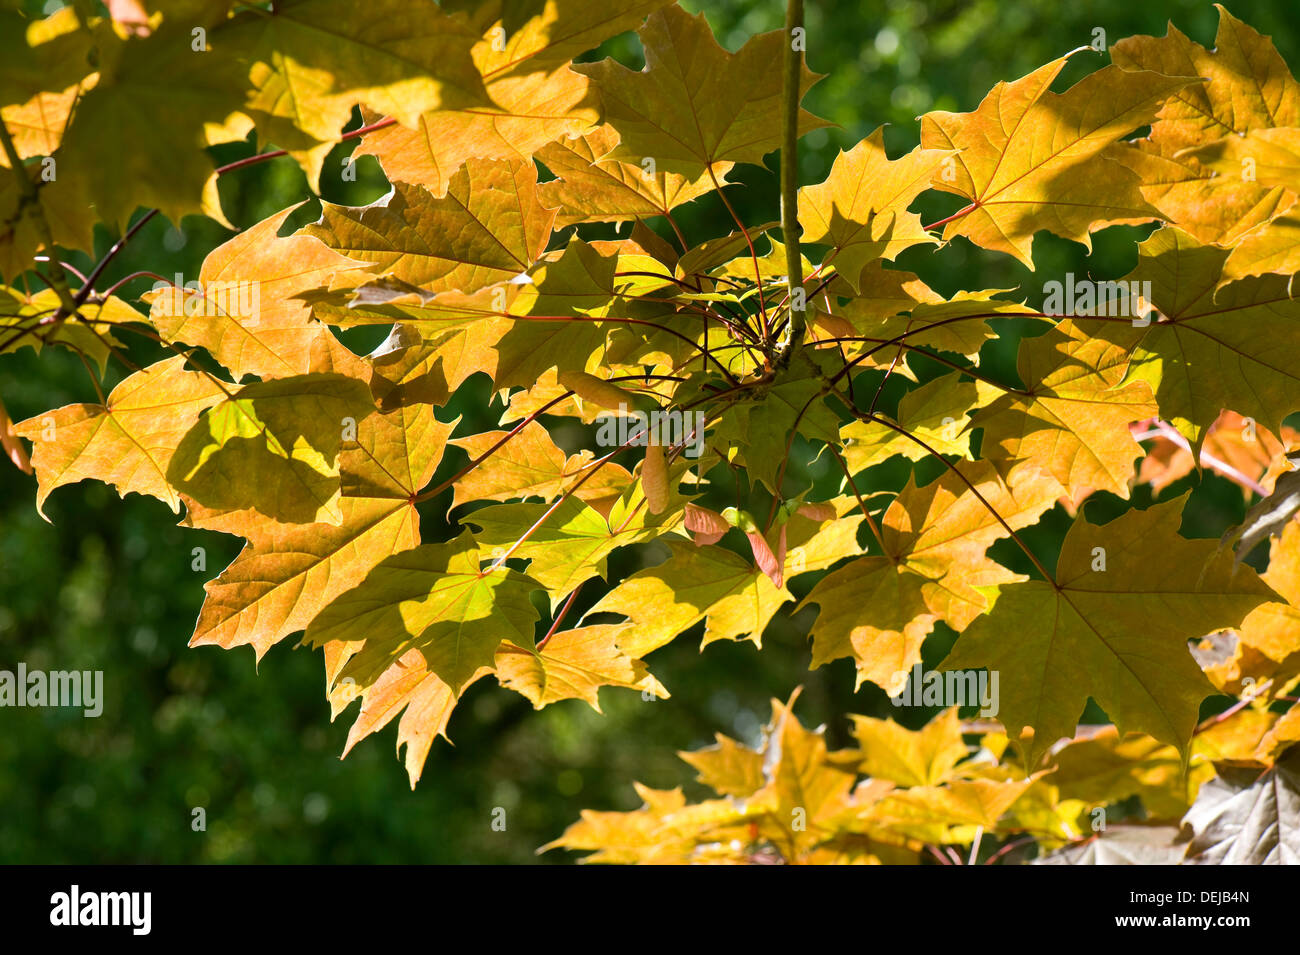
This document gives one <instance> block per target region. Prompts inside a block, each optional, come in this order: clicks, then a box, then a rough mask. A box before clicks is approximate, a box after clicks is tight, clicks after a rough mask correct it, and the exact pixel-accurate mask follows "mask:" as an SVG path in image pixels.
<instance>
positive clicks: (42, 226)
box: [0, 119, 77, 315]
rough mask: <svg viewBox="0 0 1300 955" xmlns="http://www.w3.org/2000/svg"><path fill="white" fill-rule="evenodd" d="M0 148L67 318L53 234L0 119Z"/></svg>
mask: <svg viewBox="0 0 1300 955" xmlns="http://www.w3.org/2000/svg"><path fill="white" fill-rule="evenodd" d="M0 147H3V148H4V152H5V156H6V158H7V159H8V160H9V168H10V170H11V171H12V172H13V174H14V178H15V179H17V180H18V191H19V193H21V194H22V203H21V205H24V206H26V205H30V206H32V207H34V212H33V214H32V218H33V220H34V222H35V225H36V231H37V233H38V234H39V236H40V240H41V244H42V245H44V246H45V248H46V249H47V250H48V251H49V255H50V279H49V284H50V288H52V289H54V294H55V295H57V296H58V297H59V302H60V304H61V305H62V312H63V314H68V315H70V314H72V313H73V312H75V311H76V310H77V309H76V305H75V304H74V299H73V297H72V290H71V289H70V288H69V287H68V277H67V276H66V275H65V274H64V273H63V265H62V264H61V263H60V262H59V260H58V257H57V256H56V255H55V252H54V232H53V231H52V230H51V229H50V221H49V220H48V219H47V218H45V208H44V207H43V206H42V205H41V197H40V194H39V191H38V190H37V187H36V183H34V182H32V177H31V176H29V175H28V174H27V166H26V164H25V163H24V162H23V161H22V159H20V158H19V156H18V150H17V148H15V146H14V141H13V139H12V138H11V137H10V135H9V127H8V126H7V125H6V124H5V122H4V120H2V119H0Z"/></svg>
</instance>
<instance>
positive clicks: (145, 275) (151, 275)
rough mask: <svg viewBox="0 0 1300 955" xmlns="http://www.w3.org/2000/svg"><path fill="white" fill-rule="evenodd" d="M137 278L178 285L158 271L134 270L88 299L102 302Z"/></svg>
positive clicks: (173, 286)
mask: <svg viewBox="0 0 1300 955" xmlns="http://www.w3.org/2000/svg"><path fill="white" fill-rule="evenodd" d="M136 279H154V280H156V281H159V282H166V283H167V284H168V285H170V286H171V287H172V288H175V287H176V283H175V282H174V281H173V280H172V279H169V278H165V277H163V276H161V275H159V274H158V273H157V272H149V271H142V272H132V273H131V274H130V275H126V276H123V277H122V278H120V279H118V280H117V281H116V282H114V283H113V284H112V285H110V286H109V287H108V288H106V289H104V291H102V292H97V293H96V294H94V295H92V296H91V297H90V298H89V299H87V301H90V302H95V301H100V302H102V301H104V300H106V299H108V298H109V297H110V296H111V295H112V294H113V293H114V292H116V291H117V290H118V289H120V288H121V287H122V286H123V285H125V284H126V283H127V282H133V281H135V280H136Z"/></svg>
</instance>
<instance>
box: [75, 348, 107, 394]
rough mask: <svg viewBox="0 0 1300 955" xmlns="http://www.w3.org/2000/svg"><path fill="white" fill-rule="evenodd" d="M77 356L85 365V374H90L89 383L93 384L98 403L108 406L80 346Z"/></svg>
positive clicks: (93, 370) (102, 390)
mask: <svg viewBox="0 0 1300 955" xmlns="http://www.w3.org/2000/svg"><path fill="white" fill-rule="evenodd" d="M77 357H78V358H80V359H81V363H82V364H83V365H85V366H86V374H87V375H89V376H90V383H91V384H92V385H94V386H95V394H96V395H98V396H99V403H100V404H101V405H103V406H104V407H108V399H107V398H105V397H104V389H103V388H101V387H100V386H99V379H98V378H97V377H95V369H93V368H91V367H90V362H88V361H87V360H86V355H85V353H84V352H83V351H82V350H81V349H80V348H78V349H77Z"/></svg>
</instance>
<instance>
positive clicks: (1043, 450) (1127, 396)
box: [971, 319, 1161, 504]
mask: <svg viewBox="0 0 1300 955" xmlns="http://www.w3.org/2000/svg"><path fill="white" fill-rule="evenodd" d="M1085 321H1086V320H1083V319H1080V320H1075V321H1071V320H1066V321H1062V322H1061V324H1059V325H1058V326H1057V327H1056V328H1055V329H1054V330H1052V331H1049V332H1048V333H1047V334H1046V335H1042V336H1039V337H1037V338H1030V339H1025V340H1023V341H1022V342H1021V344H1020V358H1019V370H1020V377H1021V379H1022V380H1024V381H1026V382H1029V383H1030V386H1029V388H1028V389H1027V391H1028V392H1029V394H1028V395H1022V394H1016V393H1009V394H1006V395H1003V396H1001V397H999V398H997V399H996V400H994V401H993V402H991V403H990V404H989V405H988V406H987V407H985V408H983V409H982V410H980V411H979V412H978V413H976V415H975V416H974V418H972V419H971V427H974V428H979V427H982V428H983V429H984V442H983V446H982V450H983V454H984V455H985V457H987V458H988V459H989V460H990V461H992V462H993V463H994V464H995V465H997V467H998V469H999V470H1000V471H1001V472H1002V473H1003V474H1004V475H1005V476H1006V477H1007V480H1008V482H1009V483H1011V484H1012V485H1015V484H1017V483H1018V482H1019V481H1020V480H1021V479H1022V478H1023V476H1024V474H1025V472H1026V471H1038V472H1042V473H1044V474H1047V475H1049V476H1050V477H1052V478H1053V479H1055V480H1056V481H1057V482H1058V483H1059V485H1060V487H1061V492H1062V493H1063V494H1065V495H1067V496H1069V497H1070V498H1072V499H1073V500H1074V501H1075V503H1076V504H1077V503H1078V502H1079V501H1080V500H1082V498H1083V497H1086V496H1087V495H1088V494H1089V493H1091V492H1092V490H1094V489H1102V490H1107V491H1111V492H1112V493H1114V494H1118V495H1119V496H1120V497H1123V498H1127V497H1128V496H1129V483H1130V481H1131V480H1132V478H1133V476H1134V474H1135V469H1134V463H1133V462H1134V460H1135V459H1136V458H1137V457H1138V455H1140V454H1141V453H1142V448H1141V446H1140V445H1139V444H1138V443H1137V441H1135V440H1134V439H1133V435H1132V433H1131V432H1130V431H1129V423H1130V422H1133V421H1140V420H1142V419H1144V418H1150V417H1152V416H1154V415H1155V414H1157V413H1158V411H1159V410H1161V409H1160V408H1157V406H1156V403H1155V400H1154V399H1153V397H1152V394H1151V388H1150V387H1149V386H1148V384H1147V382H1145V381H1130V382H1125V375H1126V374H1127V372H1128V370H1129V369H1128V359H1129V355H1128V352H1127V351H1126V350H1125V349H1124V348H1123V347H1122V346H1120V345H1117V344H1114V343H1112V342H1111V341H1110V340H1108V339H1107V338H1100V337H1096V336H1095V335H1093V334H1090V333H1091V332H1092V329H1093V326H1095V325H1102V326H1103V328H1104V327H1107V326H1110V325H1113V324H1115V323H1113V322H1106V323H1102V322H1094V323H1087V324H1085Z"/></svg>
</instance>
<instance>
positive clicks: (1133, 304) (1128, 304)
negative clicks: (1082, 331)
mask: <svg viewBox="0 0 1300 955" xmlns="http://www.w3.org/2000/svg"><path fill="white" fill-rule="evenodd" d="M1043 295H1044V296H1045V297H1044V299H1043V314H1044V315H1051V316H1054V317H1084V318H1086V317H1089V316H1097V317H1101V318H1131V319H1132V320H1133V324H1134V325H1136V326H1138V327H1143V326H1146V325H1150V324H1151V313H1152V312H1153V311H1155V306H1153V305H1152V304H1151V283H1150V282H1093V281H1092V280H1090V279H1080V280H1079V281H1077V282H1076V281H1075V280H1074V273H1073V272H1066V273H1065V282H1064V284H1062V283H1061V282H1057V281H1051V282H1047V283H1045V284H1044V285H1043Z"/></svg>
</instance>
